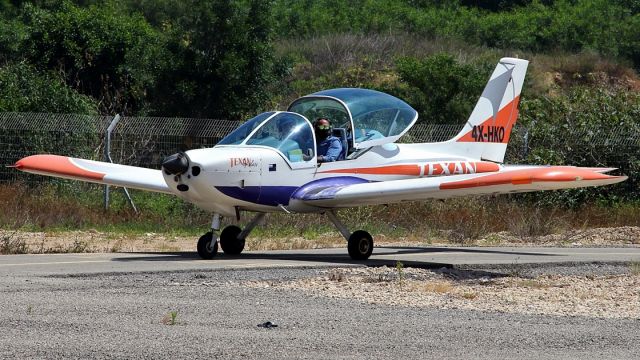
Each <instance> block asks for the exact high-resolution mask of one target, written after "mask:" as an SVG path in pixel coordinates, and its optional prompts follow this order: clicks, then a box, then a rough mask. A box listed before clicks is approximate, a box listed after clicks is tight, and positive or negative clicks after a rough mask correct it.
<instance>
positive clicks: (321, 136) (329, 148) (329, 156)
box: [313, 118, 342, 163]
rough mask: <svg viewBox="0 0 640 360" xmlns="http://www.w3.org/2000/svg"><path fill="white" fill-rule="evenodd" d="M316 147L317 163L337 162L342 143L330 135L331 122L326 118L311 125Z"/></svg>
mask: <svg viewBox="0 0 640 360" xmlns="http://www.w3.org/2000/svg"><path fill="white" fill-rule="evenodd" d="M313 130H314V131H315V133H316V144H317V147H318V162H319V163H323V162H331V161H336V160H339V159H338V158H339V157H340V154H341V153H342V142H341V141H340V139H338V138H337V137H335V136H333V135H332V134H331V122H330V121H329V119H326V118H319V119H317V120H316V121H315V123H314V125H313Z"/></svg>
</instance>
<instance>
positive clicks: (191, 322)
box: [0, 266, 640, 359]
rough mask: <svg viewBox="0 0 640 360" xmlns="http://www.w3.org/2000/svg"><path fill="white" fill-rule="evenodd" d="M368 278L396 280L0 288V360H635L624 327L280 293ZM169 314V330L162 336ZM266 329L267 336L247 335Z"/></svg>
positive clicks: (278, 276)
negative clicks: (429, 359)
mask: <svg viewBox="0 0 640 360" xmlns="http://www.w3.org/2000/svg"><path fill="white" fill-rule="evenodd" d="M374 270H375V271H383V270H384V271H387V272H388V274H387V275H385V276H389V278H390V277H391V274H392V273H393V271H397V270H396V269H364V268H359V269H339V270H331V271H329V272H327V271H326V270H317V269H315V270H314V269H281V270H275V269H269V270H225V271H211V272H202V271H198V272H164V273H163V272H154V273H135V274H120V275H115V274H102V275H91V276H73V277H26V276H25V277H16V276H5V277H0V309H1V310H2V320H1V321H0V358H7V359H9V358H153V359H173V358H187V357H189V358H205V357H206V358H225V359H227V358H284V359H298V358H308V359H316V358H317V359H327V358H338V359H359V358H415V359H418V358H420V359H423V358H425V356H435V357H437V358H472V359H495V358H518V359H551V358H553V359H558V358H573V359H584V358H597V359H633V358H637V354H639V353H640V331H639V330H638V329H639V325H640V321H639V320H637V319H634V318H632V317H625V318H618V319H612V318H605V317H597V316H596V317H593V316H552V315H531V314H520V313H517V312H507V313H504V312H497V311H492V310H468V309H446V308H439V307H433V306H418V305H412V304H402V303H397V304H395V305H390V304H388V303H386V302H376V303H372V302H367V301H363V300H362V299H358V298H357V297H329V296H327V295H326V292H325V293H319V294H316V293H313V292H310V291H309V289H305V288H303V287H302V286H288V285H287V284H302V283H304V282H313V281H331V282H332V283H336V284H346V283H348V278H349V277H353V278H354V279H355V276H356V275H357V273H355V271H361V272H362V271H374ZM498 270H499V271H503V270H504V269H498ZM498 270H496V269H482V271H476V272H474V271H471V270H453V272H452V273H451V274H446V272H445V271H442V272H424V271H423V270H419V271H418V270H416V272H414V270H412V269H403V271H405V273H406V274H407V278H405V280H404V281H406V284H404V285H403V286H408V284H409V281H410V280H411V281H421V282H422V283H423V284H425V286H426V284H428V283H433V282H437V281H440V280H437V281H434V279H437V278H434V277H442V279H445V278H446V279H448V281H451V282H452V283H454V285H452V286H458V285H456V284H458V283H462V282H464V281H468V280H470V279H477V281H484V280H480V279H488V280H487V282H488V283H492V282H494V281H498V280H500V279H505V278H504V277H502V276H500V275H499V274H497V273H496V271H498ZM351 271H354V273H353V274H355V275H353V276H352V274H351V273H348V272H351ZM517 271H518V272H519V273H518V274H517V275H518V277H515V278H517V279H523V281H524V280H531V277H539V276H559V277H562V276H565V275H567V276H569V277H571V276H577V277H585V276H592V277H594V276H595V277H607V276H609V277H611V276H617V277H621V278H637V276H636V275H634V274H630V273H629V272H630V270H629V268H628V267H627V268H626V269H625V267H624V266H600V267H597V266H596V267H594V266H585V267H583V268H581V269H579V270H575V269H572V270H570V271H568V273H567V274H563V273H562V272H563V271H567V270H566V269H562V268H553V267H547V268H546V270H545V273H544V274H542V273H536V272H535V271H531V272H530V273H527V270H526V269H518V270H517ZM340 273H342V274H343V275H342V276H343V278H342V280H339V279H340ZM332 274H333V275H332ZM363 274H364V275H366V276H369V275H371V274H375V273H371V274H367V273H362V274H360V275H363ZM360 275H358V276H360ZM383 275H384V274H383ZM456 276H457V277H458V278H457V279H456ZM511 278H514V277H511ZM323 279H326V280H323ZM345 279H347V280H345ZM382 280H383V281H380V282H371V283H370V284H373V285H381V284H394V283H395V282H397V280H394V279H391V278H390V279H384V276H383V279H382ZM633 286H635V288H630V289H629V291H630V292H631V291H636V293H637V291H638V287H637V284H635V285H633ZM374 291H376V293H377V292H378V291H379V290H374ZM384 294H387V295H389V294H388V293H384ZM390 295H393V294H390ZM476 299H480V296H478V297H476ZM484 301H485V300H482V302H484ZM171 312H175V315H176V316H175V325H170V324H171V322H172V321H171V316H170V314H171ZM265 321H271V322H273V323H275V324H277V325H278V327H276V328H261V327H258V326H257V325H258V324H260V323H263V322H265Z"/></svg>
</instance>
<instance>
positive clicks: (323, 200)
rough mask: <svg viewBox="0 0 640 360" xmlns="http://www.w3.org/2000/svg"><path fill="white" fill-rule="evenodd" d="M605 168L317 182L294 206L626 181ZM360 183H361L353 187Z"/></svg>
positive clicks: (526, 169) (551, 168)
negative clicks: (607, 173) (376, 180)
mask: <svg viewBox="0 0 640 360" xmlns="http://www.w3.org/2000/svg"><path fill="white" fill-rule="evenodd" d="M609 170H613V169H609V168H579V167H572V166H546V167H541V166H529V167H522V166H514V167H510V168H509V167H506V168H503V170H502V171H499V172H493V173H482V174H465V175H452V176H440V177H426V178H419V179H407V180H392V181H380V182H363V181H362V179H358V178H350V179H351V180H348V179H349V178H342V179H341V181H334V180H332V178H326V179H321V180H316V181H315V182H313V183H309V184H307V185H306V186H303V187H301V188H300V189H299V190H298V191H296V192H295V193H294V194H293V200H296V201H302V202H304V203H305V204H307V205H312V206H317V207H326V208H333V207H352V206H358V205H375V204H388V203H394V202H402V201H412V200H424V199H445V198H451V197H458V196H465V195H488V194H507V193H519V192H529V191H540V190H557V189H570V188H579V187H588V186H600V185H608V184H614V183H618V182H621V181H624V180H626V179H627V177H626V176H610V175H606V174H604V173H603V172H607V171H609ZM358 180H360V181H358Z"/></svg>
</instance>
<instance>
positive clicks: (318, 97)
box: [288, 88, 418, 149]
mask: <svg viewBox="0 0 640 360" xmlns="http://www.w3.org/2000/svg"><path fill="white" fill-rule="evenodd" d="M288 111H290V112H294V113H298V114H301V115H303V116H304V117H306V118H307V119H309V120H310V121H312V122H313V121H314V120H315V119H317V118H320V117H326V118H328V119H329V120H331V122H332V125H333V127H334V128H345V129H347V132H348V134H349V137H350V139H349V142H350V143H352V144H353V148H355V149H363V148H367V147H371V146H375V145H381V144H386V143H391V142H394V141H396V140H398V139H399V138H400V137H401V136H402V135H404V134H405V133H406V132H407V131H409V129H410V128H411V126H413V124H415V122H416V121H417V120H418V113H417V111H415V110H414V109H413V108H412V107H411V106H409V105H408V104H407V103H405V102H404V101H402V100H400V99H398V98H396V97H393V96H391V95H389V94H385V93H382V92H379V91H374V90H367V89H352V88H342V89H331V90H324V91H320V92H316V93H313V94H311V95H307V96H303V97H301V98H299V99H297V100H295V101H294V102H293V103H291V105H290V106H289V109H288ZM351 129H353V130H351Z"/></svg>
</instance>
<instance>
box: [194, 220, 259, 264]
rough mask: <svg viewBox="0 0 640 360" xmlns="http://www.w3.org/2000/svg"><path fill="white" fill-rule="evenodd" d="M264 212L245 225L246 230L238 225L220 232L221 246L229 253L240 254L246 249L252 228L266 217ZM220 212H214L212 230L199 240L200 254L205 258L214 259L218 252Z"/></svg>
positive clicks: (230, 226)
mask: <svg viewBox="0 0 640 360" xmlns="http://www.w3.org/2000/svg"><path fill="white" fill-rule="evenodd" d="M264 215H265V214H264V213H258V214H256V216H255V217H254V218H253V219H252V220H251V222H249V224H247V226H245V228H244V230H242V229H240V228H239V227H238V226H236V225H229V226H227V227H225V228H224V229H223V230H222V232H221V233H220V241H219V242H220V247H221V248H222V251H224V253H225V254H227V255H238V254H240V253H241V252H242V250H244V244H245V239H246V238H247V236H248V235H249V233H251V230H253V228H255V227H256V225H258V223H259V222H260V220H262V218H264ZM220 220H221V216H220V214H214V215H213V220H212V221H211V231H209V232H207V233H206V234H204V235H202V236H201V237H200V239H199V240H198V255H200V257H201V258H203V259H205V260H210V259H213V257H214V256H216V254H217V253H218V235H217V234H218V231H220Z"/></svg>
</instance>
